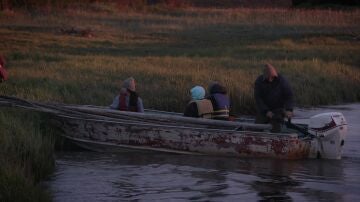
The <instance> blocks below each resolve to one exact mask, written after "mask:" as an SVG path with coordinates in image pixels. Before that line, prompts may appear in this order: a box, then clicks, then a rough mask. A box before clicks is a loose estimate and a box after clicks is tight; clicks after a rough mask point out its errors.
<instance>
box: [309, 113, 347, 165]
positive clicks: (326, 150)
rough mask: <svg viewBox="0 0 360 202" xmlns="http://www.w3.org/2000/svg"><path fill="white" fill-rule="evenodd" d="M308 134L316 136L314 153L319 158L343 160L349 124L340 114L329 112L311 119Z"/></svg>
mask: <svg viewBox="0 0 360 202" xmlns="http://www.w3.org/2000/svg"><path fill="white" fill-rule="evenodd" d="M308 132H309V133H310V134H313V135H314V136H315V141H314V146H313V153H315V156H316V157H317V158H325V159H341V155H342V149H343V146H344V144H345V138H346V134H347V122H346V120H345V117H344V115H343V114H342V113H340V112H329V113H322V114H318V115H315V116H313V117H311V118H310V123H309V126H308Z"/></svg>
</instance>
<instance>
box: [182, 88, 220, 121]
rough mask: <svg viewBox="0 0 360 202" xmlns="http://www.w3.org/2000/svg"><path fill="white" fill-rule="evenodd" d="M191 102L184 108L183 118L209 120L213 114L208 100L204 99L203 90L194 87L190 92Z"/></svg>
mask: <svg viewBox="0 0 360 202" xmlns="http://www.w3.org/2000/svg"><path fill="white" fill-rule="evenodd" d="M190 94H191V101H190V102H189V104H188V105H187V106H186V108H185V111H184V116H188V117H196V118H207V119H210V118H211V115H212V113H213V112H214V110H213V106H212V103H211V101H210V100H208V99H205V89H204V88H203V87H201V86H195V87H193V88H192V89H191V90H190Z"/></svg>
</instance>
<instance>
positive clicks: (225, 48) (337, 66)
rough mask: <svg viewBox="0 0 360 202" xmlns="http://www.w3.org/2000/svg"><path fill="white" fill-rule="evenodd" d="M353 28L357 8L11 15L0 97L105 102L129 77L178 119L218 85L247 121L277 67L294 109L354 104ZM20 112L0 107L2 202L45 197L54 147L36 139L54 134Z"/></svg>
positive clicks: (357, 61) (100, 8) (3, 31)
mask: <svg viewBox="0 0 360 202" xmlns="http://www.w3.org/2000/svg"><path fill="white" fill-rule="evenodd" d="M358 22H360V11H359V10H352V11H347V12H345V11H327V10H283V9H255V10H251V9H234V10H214V9H187V10H176V11H172V12H168V11H166V10H164V9H162V8H154V9H153V10H151V9H150V10H148V11H147V12H145V13H135V12H124V11H122V12H119V11H118V10H116V9H114V7H113V6H111V5H110V6H109V5H104V4H97V5H93V6H90V7H88V8H87V10H80V9H68V10H66V12H64V11H62V12H58V11H54V12H51V14H50V13H48V12H34V13H31V14H28V13H17V12H9V11H5V12H2V13H0V39H1V43H0V50H1V51H2V54H4V55H5V56H6V57H7V60H8V70H9V74H10V80H8V81H7V82H5V83H2V84H1V85H0V94H4V95H11V96H17V97H20V98H25V99H29V100H37V101H55V102H64V103H75V104H94V105H109V104H110V103H111V101H112V99H113V97H114V96H115V95H116V94H117V93H118V90H119V88H120V85H121V80H123V79H124V78H126V77H128V76H134V77H135V78H136V80H137V82H138V86H137V88H138V91H139V93H140V95H141V97H142V98H143V100H144V105H145V107H146V108H153V109H159V110H169V111H179V112H180V111H182V110H183V108H184V106H185V104H186V102H187V100H188V90H189V89H190V88H191V87H192V86H194V85H204V86H207V84H208V82H209V81H210V80H219V81H221V82H222V83H224V84H225V86H226V87H227V88H228V89H229V91H230V95H231V99H232V103H233V112H234V113H236V114H251V113H254V111H255V110H254V99H253V82H254V80H255V78H256V77H257V76H258V75H259V74H260V73H261V71H262V66H263V64H264V63H266V62H270V63H273V64H274V65H275V66H276V67H277V68H278V69H279V71H280V72H281V73H282V74H284V75H285V76H286V77H287V78H288V79H289V80H290V82H291V85H292V87H293V89H294V92H295V96H296V103H297V105H298V106H312V105H324V104H336V103H344V102H358V101H359V100H360V58H359V55H360V39H359V34H360V25H359V23H358ZM18 113H19V112H18V111H17V110H5V111H4V109H1V111H0V120H1V122H0V127H1V128H2V131H4V132H2V133H1V135H0V138H2V139H1V141H0V149H1V150H0V151H5V152H1V153H0V163H1V165H2V166H1V170H0V171H1V173H2V175H1V176H0V182H1V183H0V186H2V187H0V201H1V197H10V196H11V194H12V196H14V195H17V194H18V193H19V192H20V191H22V189H24V190H25V189H26V190H27V191H24V192H26V193H31V194H35V195H36V197H40V198H39V200H46V194H45V195H42V192H38V191H39V189H40V188H39V187H36V186H35V188H33V189H32V188H30V187H33V185H34V184H36V182H37V181H38V179H41V177H43V176H42V175H39V174H45V173H48V171H49V170H51V169H50V167H51V166H50V164H48V162H51V158H50V153H51V152H52V144H53V143H52V140H51V139H48V138H44V137H43V136H42V135H41V134H46V133H47V132H44V131H41V130H40V129H39V128H41V127H40V125H39V124H40V121H39V120H40V118H39V117H38V115H33V114H29V113H28V112H21V113H20V114H18ZM29 120H32V121H29ZM34 121H35V122H34ZM46 137H48V136H46ZM28 147H29V148H28ZM40 151H42V152H40ZM25 154H26V155H25ZM23 155H25V156H26V158H24V156H23ZM10 156H14V159H16V160H15V161H14V162H13V161H12V160H11V159H13V158H9V157H10ZM3 165H6V166H3ZM38 165H39V166H40V165H41V168H37V167H33V166H38ZM14 184H18V185H17V186H16V187H19V186H20V187H23V188H22V189H20V190H16V189H17V188H15V187H12V186H13V185H14ZM3 185H4V186H3ZM1 194H2V195H1ZM6 194H10V195H6ZM31 194H30V195H29V196H34V197H35V195H31ZM24 197H25V196H24Z"/></svg>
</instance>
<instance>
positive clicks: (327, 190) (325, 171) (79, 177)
mask: <svg viewBox="0 0 360 202" xmlns="http://www.w3.org/2000/svg"><path fill="white" fill-rule="evenodd" d="M329 111H339V112H342V113H343V114H344V116H345V118H346V119H347V121H348V124H349V133H348V136H347V139H346V141H345V146H344V153H343V159H342V160H296V161H286V160H272V159H237V158H224V157H211V156H188V155H175V154H164V153H152V154H150V153H140V152H139V153H137V152H131V153H122V154H110V153H96V152H84V151H83V152H61V153H57V154H56V155H57V160H56V164H57V165H56V171H55V173H54V174H53V176H52V177H51V179H50V180H49V181H48V182H46V184H47V186H48V187H49V190H50V192H51V193H52V194H53V199H54V201H59V202H64V201H67V202H68V201H189V200H191V201H234V200H237V201H360V173H359V171H360V149H359V147H360V134H359V133H360V104H350V105H343V106H335V107H326V108H316V109H298V110H296V111H295V114H296V116H298V117H299V118H300V119H299V120H300V121H305V122H306V119H301V118H306V117H310V116H312V115H314V114H318V113H322V112H329Z"/></svg>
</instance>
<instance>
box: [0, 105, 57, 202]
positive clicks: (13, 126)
mask: <svg viewBox="0 0 360 202" xmlns="http://www.w3.org/2000/svg"><path fill="white" fill-rule="evenodd" d="M0 124H1V133H0V145H1V147H0V165H1V166H0V201H49V200H50V195H49V194H47V193H46V192H44V191H43V190H42V188H41V187H40V186H39V185H37V183H38V182H39V181H40V180H41V179H43V178H44V177H45V176H47V175H49V174H50V173H51V171H52V170H53V166H54V159H53V145H54V140H53V136H52V133H53V132H52V129H51V128H49V127H47V126H45V125H44V124H43V123H42V121H41V118H40V116H39V115H38V114H31V113H29V112H26V111H22V110H14V109H3V108H2V109H1V111H0Z"/></svg>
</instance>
